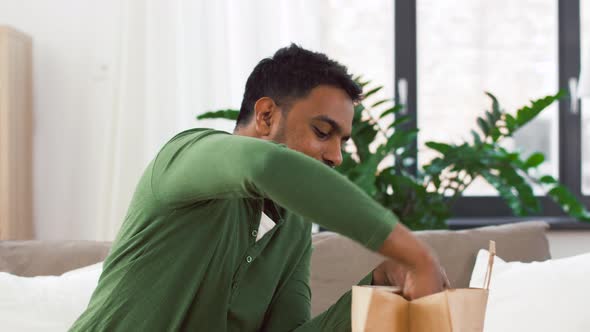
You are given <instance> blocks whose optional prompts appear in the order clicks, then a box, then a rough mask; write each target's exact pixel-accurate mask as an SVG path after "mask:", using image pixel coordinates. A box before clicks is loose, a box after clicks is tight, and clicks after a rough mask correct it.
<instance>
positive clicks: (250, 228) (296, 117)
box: [71, 45, 444, 331]
mask: <svg viewBox="0 0 590 332" xmlns="http://www.w3.org/2000/svg"><path fill="white" fill-rule="evenodd" d="M360 94H361V90H360V88H359V87H358V86H357V85H356V84H355V83H354V81H352V80H351V78H350V75H348V74H347V72H346V68H345V67H343V66H341V65H339V64H338V63H336V62H334V61H332V60H329V59H328V58H327V57H326V56H325V55H323V54H319V53H313V52H310V51H307V50H305V49H302V48H300V47H298V46H295V45H292V46H290V47H288V48H284V49H280V50H279V51H277V53H276V54H275V55H274V56H273V57H272V58H268V59H264V60H262V61H261V62H260V63H259V64H258V65H257V66H256V68H255V69H254V71H253V72H252V74H251V75H250V77H249V78H248V81H247V83H246V89H245V93H244V98H243V102H242V107H241V110H240V115H239V118H238V121H237V125H236V128H235V131H234V133H233V135H232V134H229V133H226V132H222V131H216V130H211V129H193V130H189V131H185V132H183V133H180V134H178V135H177V136H176V137H174V138H173V139H172V140H171V141H169V142H168V143H167V144H166V145H165V146H164V147H163V148H162V150H161V151H160V152H159V153H158V155H157V156H156V157H155V158H154V160H153V161H152V162H151V163H150V164H149V165H148V167H147V170H146V171H145V173H144V175H143V177H142V178H141V180H140V182H139V184H138V186H137V190H136V192H135V195H134V197H133V200H132V202H131V205H130V207H129V211H128V214H127V216H126V218H125V221H124V223H123V226H122V228H121V230H120V232H119V234H118V236H117V238H116V240H115V242H114V244H113V247H112V250H111V253H110V255H109V257H108V258H107V259H106V261H105V263H104V270H103V273H102V275H101V278H100V280H99V284H98V287H97V289H96V290H95V292H94V294H93V295H92V299H91V300H90V303H89V305H88V308H87V310H86V311H85V312H84V313H83V314H82V316H81V317H80V318H79V319H78V321H77V322H76V323H75V324H74V326H73V327H72V329H71V330H72V331H176V330H186V331H259V330H261V331H324V330H325V331H340V330H349V329H350V301H351V298H350V297H351V296H350V292H348V293H346V294H344V295H343V296H342V298H341V299H340V300H339V301H338V302H337V303H335V304H334V305H333V306H332V307H331V308H330V309H329V310H327V311H326V312H324V313H322V314H321V315H319V316H318V317H315V318H314V319H311V320H310V299H311V293H310V289H309V276H310V270H309V269H310V256H311V252H312V246H311V222H316V223H318V224H319V225H321V226H323V227H325V228H328V229H330V230H333V231H336V232H339V233H340V234H343V235H346V236H348V237H350V238H352V239H354V240H356V241H358V242H359V243H361V244H363V245H364V246H366V247H367V248H369V249H371V250H374V251H378V252H380V253H381V254H383V255H385V256H387V257H390V258H392V259H395V260H396V261H397V262H398V264H396V263H394V262H393V261H387V262H385V263H383V264H381V265H380V266H379V267H377V268H376V269H375V270H374V271H372V272H370V273H369V274H368V275H367V276H366V277H365V278H364V279H363V280H362V281H361V282H360V284H371V283H373V284H380V285H387V284H391V283H393V282H396V283H401V284H402V285H403V287H404V294H405V295H406V296H407V297H409V298H415V297H420V296H423V295H427V294H431V293H434V292H437V291H440V290H441V289H442V287H443V286H444V277H443V276H442V273H441V270H440V268H439V266H438V264H437V263H436V261H435V260H434V259H433V257H432V255H431V254H430V252H429V250H428V249H427V248H426V247H425V246H424V245H423V244H422V243H420V242H419V241H418V240H416V239H415V238H414V236H412V235H411V233H410V232H409V231H408V230H407V229H406V228H405V227H404V226H403V225H402V224H400V223H398V222H397V218H396V217H395V216H394V215H393V214H392V213H391V212H390V211H389V210H386V209H385V208H383V207H381V206H380V205H379V204H378V203H376V202H375V201H374V200H372V199H371V198H370V197H368V196H367V195H366V194H364V193H363V192H362V191H361V190H359V189H358V188H357V187H356V186H355V185H354V184H352V183H351V182H349V181H348V180H347V179H346V178H345V177H343V176H342V175H340V174H338V173H337V172H336V171H334V170H333V169H332V168H333V167H335V166H338V165H339V164H340V163H341V162H342V154H341V148H342V145H343V144H344V142H345V141H346V140H347V139H348V138H349V137H350V133H351V130H352V128H351V127H352V119H353V112H354V110H353V106H354V103H355V102H357V101H358V100H359V99H360Z"/></svg>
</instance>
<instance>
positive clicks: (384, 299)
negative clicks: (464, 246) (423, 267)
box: [351, 241, 496, 332]
mask: <svg viewBox="0 0 590 332" xmlns="http://www.w3.org/2000/svg"><path fill="white" fill-rule="evenodd" d="M495 252H496V248H495V243H494V242H493V241H490V259H489V261H488V270H487V272H486V277H485V279H484V285H483V288H460V289H447V290H444V291H442V292H440V293H436V294H432V295H429V296H425V297H422V298H420V299H417V300H413V301H407V300H406V299H405V298H403V297H402V296H401V295H399V293H400V289H399V288H398V287H383V286H353V288H352V308H351V310H352V312H351V320H352V332H381V331H383V332H432V331H436V332H467V331H469V332H477V331H479V332H481V331H483V324H484V318H485V312H486V306H487V301H488V289H489V285H490V276H491V271H492V266H493V260H494V255H495Z"/></svg>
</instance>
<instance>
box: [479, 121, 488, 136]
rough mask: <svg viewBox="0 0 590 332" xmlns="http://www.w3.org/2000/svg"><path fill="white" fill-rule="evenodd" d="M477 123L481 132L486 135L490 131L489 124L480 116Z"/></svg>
mask: <svg viewBox="0 0 590 332" xmlns="http://www.w3.org/2000/svg"><path fill="white" fill-rule="evenodd" d="M477 125H478V126H479V128H481V131H482V133H483V134H484V135H485V136H487V135H488V134H489V133H490V126H489V125H488V124H487V122H486V121H485V120H484V119H482V118H477Z"/></svg>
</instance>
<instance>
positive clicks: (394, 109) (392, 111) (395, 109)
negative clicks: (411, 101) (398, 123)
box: [379, 104, 403, 119]
mask: <svg viewBox="0 0 590 332" xmlns="http://www.w3.org/2000/svg"><path fill="white" fill-rule="evenodd" d="M402 109H403V106H402V105H400V104H397V105H395V106H393V107H391V108H388V109H386V110H385V111H383V113H381V115H379V119H383V118H384V117H386V116H387V115H389V114H397V113H399V111H401V110H402Z"/></svg>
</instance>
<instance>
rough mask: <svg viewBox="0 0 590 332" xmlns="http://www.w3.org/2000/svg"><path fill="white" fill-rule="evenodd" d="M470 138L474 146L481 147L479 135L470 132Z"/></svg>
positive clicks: (472, 131) (473, 131)
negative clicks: (471, 137)
mask: <svg viewBox="0 0 590 332" xmlns="http://www.w3.org/2000/svg"><path fill="white" fill-rule="evenodd" d="M471 136H473V143H474V144H477V145H481V143H482V141H481V137H479V134H478V133H477V132H476V131H475V130H471Z"/></svg>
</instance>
